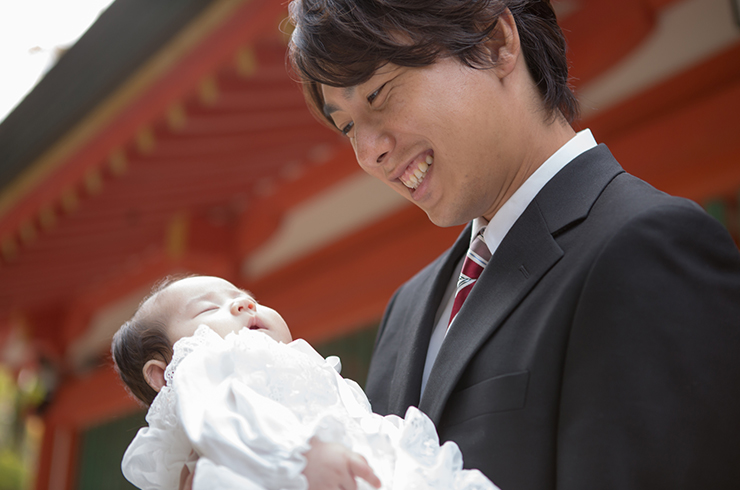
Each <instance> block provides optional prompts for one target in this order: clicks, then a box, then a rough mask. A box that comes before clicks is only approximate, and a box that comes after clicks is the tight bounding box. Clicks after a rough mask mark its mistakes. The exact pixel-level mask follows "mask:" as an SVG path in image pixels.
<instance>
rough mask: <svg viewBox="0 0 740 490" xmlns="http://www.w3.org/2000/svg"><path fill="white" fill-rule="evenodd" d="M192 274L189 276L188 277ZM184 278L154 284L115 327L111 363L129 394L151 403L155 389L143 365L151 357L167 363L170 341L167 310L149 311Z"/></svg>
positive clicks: (170, 356) (174, 278)
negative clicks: (125, 318) (136, 306)
mask: <svg viewBox="0 0 740 490" xmlns="http://www.w3.org/2000/svg"><path fill="white" fill-rule="evenodd" d="M187 277H191V276H187ZM182 279H185V277H182V276H179V277H166V278H165V279H163V280H161V281H159V282H158V283H157V284H155V285H154V287H153V288H152V290H151V292H150V293H149V294H148V295H147V296H146V297H145V298H144V299H143V300H142V301H141V303H140V304H139V307H138V308H137V309H136V312H135V313H134V316H133V317H132V318H131V320H129V321H127V322H126V323H124V324H123V326H121V328H120V329H118V332H116V334H115V335H114V336H113V341H112V342H111V354H112V356H113V364H114V367H115V369H116V371H117V372H118V375H119V376H120V377H121V380H123V382H124V383H125V384H126V387H128V389H129V391H130V392H131V394H133V395H134V396H135V397H136V398H138V399H139V400H141V401H142V402H144V403H145V404H146V405H147V406H148V405H151V404H152V402H153V401H154V397H156V396H157V392H156V391H154V388H152V387H151V386H149V384H148V383H147V382H146V379H145V378H144V365H145V364H146V363H147V361H149V360H152V359H159V360H161V361H164V362H165V364H169V363H170V361H171V360H172V342H171V341H170V339H169V337H168V336H167V315H166V312H162V311H159V310H157V312H156V313H155V312H153V311H152V301H154V300H155V299H156V298H155V297H156V296H157V295H158V294H159V293H161V292H162V291H163V290H165V289H166V288H167V287H168V286H170V285H172V284H173V283H175V282H177V281H180V280H182Z"/></svg>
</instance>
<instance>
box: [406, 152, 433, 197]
mask: <svg viewBox="0 0 740 490" xmlns="http://www.w3.org/2000/svg"><path fill="white" fill-rule="evenodd" d="M432 163H434V157H433V156H432V155H427V156H426V158H424V159H421V160H419V161H418V162H414V163H412V164H411V165H409V166H408V168H407V169H406V171H405V172H404V173H403V175H401V177H400V180H401V182H402V183H403V185H405V186H406V187H408V188H409V189H416V188H417V187H419V186H420V185H421V183H422V181H424V177H426V175H427V172H428V171H429V167H430V166H431V165H432Z"/></svg>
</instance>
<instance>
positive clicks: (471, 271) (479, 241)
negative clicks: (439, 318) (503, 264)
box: [447, 227, 491, 328]
mask: <svg viewBox="0 0 740 490" xmlns="http://www.w3.org/2000/svg"><path fill="white" fill-rule="evenodd" d="M484 231H485V227H483V228H481V229H480V231H478V234H477V235H476V237H475V239H474V240H473V241H472V243H471V244H470V248H469V249H468V253H467V254H466V255H465V260H463V266H462V270H461V271H460V277H459V278H458V280H457V288H456V290H455V301H454V302H453V304H452V313H451V314H450V321H449V322H448V323H447V328H449V327H450V324H451V323H452V320H454V319H455V317H456V316H457V313H458V312H459V311H460V308H461V307H462V305H463V302H465V299H466V298H467V297H468V295H469V294H470V290H471V289H473V286H474V285H475V283H476V281H477V280H478V278H479V277H480V275H481V273H482V272H483V269H484V268H485V267H486V265H488V261H489V260H491V251H490V250H489V249H488V245H486V241H485V238H484V237H483V232H484Z"/></svg>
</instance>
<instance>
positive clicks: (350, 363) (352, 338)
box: [314, 325, 378, 388]
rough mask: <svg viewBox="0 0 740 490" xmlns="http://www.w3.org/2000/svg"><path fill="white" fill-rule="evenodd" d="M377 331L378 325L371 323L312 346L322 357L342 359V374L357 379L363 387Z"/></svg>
mask: <svg viewBox="0 0 740 490" xmlns="http://www.w3.org/2000/svg"><path fill="white" fill-rule="evenodd" d="M377 332H378V326H377V325H373V326H370V327H367V328H363V329H361V330H358V331H356V332H352V333H351V334H349V335H344V336H342V337H337V338H335V339H332V340H330V341H328V342H324V343H322V344H319V345H315V346H314V348H315V349H316V350H317V351H318V352H319V353H320V354H321V355H322V356H324V357H327V356H339V358H340V359H341V360H342V376H344V377H345V378H349V379H353V380H355V381H357V382H358V383H359V384H360V386H362V387H363V388H364V386H365V382H366V381H367V371H368V368H369V367H370V357H371V356H372V354H373V346H374V345H375V336H376V334H377Z"/></svg>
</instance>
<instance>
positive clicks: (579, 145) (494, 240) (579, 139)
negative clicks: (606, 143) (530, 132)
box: [470, 129, 596, 254]
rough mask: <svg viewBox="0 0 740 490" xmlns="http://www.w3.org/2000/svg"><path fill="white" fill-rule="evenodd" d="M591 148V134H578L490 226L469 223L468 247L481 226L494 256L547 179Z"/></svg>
mask: <svg viewBox="0 0 740 490" xmlns="http://www.w3.org/2000/svg"><path fill="white" fill-rule="evenodd" d="M595 146H596V140H595V139H594V136H593V134H591V130H589V129H584V130H583V131H579V132H578V133H577V134H576V135H575V136H573V137H572V138H571V139H570V140H568V142H567V143H565V144H564V145H563V146H561V147H560V149H558V151H556V152H555V153H553V154H552V155H551V156H550V158H548V159H547V160H545V162H544V163H543V164H542V165H540V167H539V168H538V169H537V170H535V171H534V173H532V175H530V176H529V178H528V179H527V180H526V181H525V182H524V183H523V184H522V185H521V187H519V189H517V190H516V192H514V194H512V196H511V197H510V198H509V200H508V201H506V202H505V203H504V205H503V206H501V209H499V210H498V212H497V213H496V214H495V215H494V216H493V218H492V219H491V221H490V223H489V221H488V220H487V219H486V218H484V217H482V216H481V217H479V218H476V219H474V220H473V223H472V234H471V235H470V242H471V243H472V241H473V239H474V238H475V237H476V236H477V235H478V232H479V231H480V229H481V228H483V227H484V226H485V227H486V230H485V231H484V232H483V238H484V240H485V242H486V245H488V248H489V249H490V250H491V254H494V253H495V252H496V249H498V246H499V245H500V244H501V242H502V241H503V239H504V237H505V236H506V234H507V233H508V232H509V230H510V229H511V227H512V226H514V223H515V222H516V220H518V219H519V217H520V216H521V215H522V213H523V212H524V210H525V209H526V208H527V206H529V204H530V203H531V202H532V200H533V199H534V198H535V196H537V194H538V193H539V192H540V190H541V189H542V188H543V187H545V185H546V184H547V183H548V182H549V181H550V179H552V178H553V177H554V176H555V175H556V174H557V173H558V172H559V171H560V170H562V169H563V167H565V166H566V165H567V164H568V163H569V162H570V161H571V160H573V159H574V158H576V157H577V156H578V155H580V154H581V153H583V152H585V151H587V150H590V149H591V148H594V147H595Z"/></svg>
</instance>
